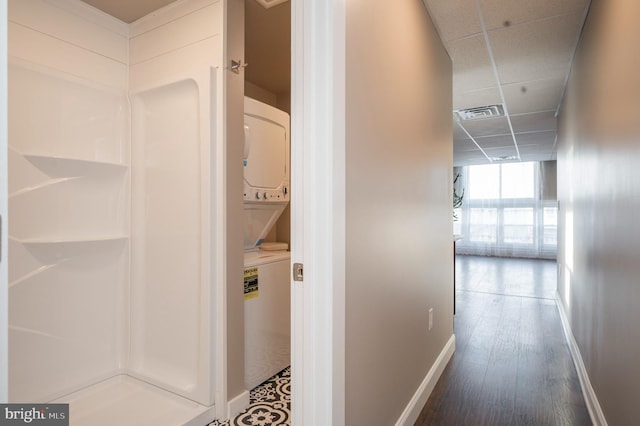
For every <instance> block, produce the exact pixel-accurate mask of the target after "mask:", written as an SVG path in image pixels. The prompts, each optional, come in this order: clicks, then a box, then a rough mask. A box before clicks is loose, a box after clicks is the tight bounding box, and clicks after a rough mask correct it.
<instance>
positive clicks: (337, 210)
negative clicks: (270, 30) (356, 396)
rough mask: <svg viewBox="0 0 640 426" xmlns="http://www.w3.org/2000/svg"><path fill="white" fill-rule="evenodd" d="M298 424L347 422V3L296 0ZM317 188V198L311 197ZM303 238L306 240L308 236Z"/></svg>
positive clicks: (295, 334)
mask: <svg viewBox="0 0 640 426" xmlns="http://www.w3.org/2000/svg"><path fill="white" fill-rule="evenodd" d="M291 17H292V36H291V40H292V48H291V50H292V61H291V62H292V64H291V65H292V110H291V112H292V114H291V118H292V123H291V125H292V127H291V130H292V138H291V141H292V150H291V153H292V165H293V166H292V182H291V187H292V188H293V190H294V191H295V192H294V193H292V196H291V203H292V204H291V205H292V219H293V220H292V235H293V236H294V238H293V240H292V262H303V261H304V282H303V283H295V284H293V288H292V301H293V306H292V342H293V343H292V389H294V395H292V415H291V419H292V424H293V425H295V426H298V425H305V426H315V425H318V426H324V425H329V424H330V425H333V426H341V425H344V423H345V407H344V404H345V385H344V383H345V379H344V376H345V374H344V357H345V354H344V342H345V334H344V333H345V313H344V310H345V292H344V285H345V267H344V261H345V236H344V223H345V186H344V174H345V170H344V164H345V162H344V156H345V147H344V146H345V131H344V110H345V109H344V101H345V91H344V73H345V55H344V49H345V29H344V25H345V24H344V17H345V1H344V0H334V1H331V2H319V1H314V0H301V1H299V2H292V13H291ZM305 194H313V196H308V195H307V196H305ZM302 236H304V238H303V237H302Z"/></svg>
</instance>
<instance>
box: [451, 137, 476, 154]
mask: <svg viewBox="0 0 640 426" xmlns="http://www.w3.org/2000/svg"><path fill="white" fill-rule="evenodd" d="M477 149H478V146H477V145H476V144H475V143H473V141H472V140H471V139H458V140H454V141H453V151H454V152H468V151H475V150H477Z"/></svg>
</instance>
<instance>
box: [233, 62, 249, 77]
mask: <svg viewBox="0 0 640 426" xmlns="http://www.w3.org/2000/svg"><path fill="white" fill-rule="evenodd" d="M247 65H249V64H243V63H242V59H238V60H237V61H236V60H235V59H232V60H231V67H230V68H231V71H233V72H234V73H236V74H240V69H241V68H246V67H247Z"/></svg>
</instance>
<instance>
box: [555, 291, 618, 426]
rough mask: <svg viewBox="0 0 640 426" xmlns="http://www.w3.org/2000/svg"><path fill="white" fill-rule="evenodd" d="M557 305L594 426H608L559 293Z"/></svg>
mask: <svg viewBox="0 0 640 426" xmlns="http://www.w3.org/2000/svg"><path fill="white" fill-rule="evenodd" d="M556 305H558V311H559V312H560V319H561V320H562V328H563V329H564V334H565V336H566V338H567V344H568V345H569V351H570V352H571V358H573V363H574V364H575V366H576V371H577V372H578V379H579V380H580V387H581V388H582V395H584V401H585V403H586V404H587V409H588V410H589V416H590V417H591V421H592V422H593V424H594V426H607V419H606V418H605V417H604V413H603V412H602V408H601V407H600V402H599V401H598V397H597V396H596V392H595V390H594V389H593V387H592V386H591V381H590V380H589V374H588V373H587V369H586V367H585V366H584V362H583V361H582V354H581V353H580V348H579V347H578V343H577V342H576V339H575V338H574V337H573V332H572V331H571V323H570V322H569V317H568V316H567V313H566V311H565V310H564V305H563V304H562V299H561V298H560V294H559V293H558V294H556Z"/></svg>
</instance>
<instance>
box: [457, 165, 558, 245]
mask: <svg viewBox="0 0 640 426" xmlns="http://www.w3.org/2000/svg"><path fill="white" fill-rule="evenodd" d="M462 176H463V180H462V181H463V185H464V187H465V188H467V191H466V193H467V194H468V195H467V197H466V198H465V200H464V201H463V205H462V208H461V209H460V210H459V212H458V213H457V214H458V218H459V221H458V222H456V223H455V225H454V226H455V228H454V229H455V231H456V232H457V233H461V234H463V235H464V238H463V240H461V241H459V242H458V243H457V247H458V251H459V252H461V253H469V254H488V255H501V256H524V257H555V252H556V245H557V235H556V233H557V217H556V216H557V207H556V202H555V201H541V200H540V197H539V189H538V188H539V180H540V173H539V163H536V162H525V163H522V162H520V163H507V164H488V165H480V166H468V167H466V168H464V170H463V175H462Z"/></svg>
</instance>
